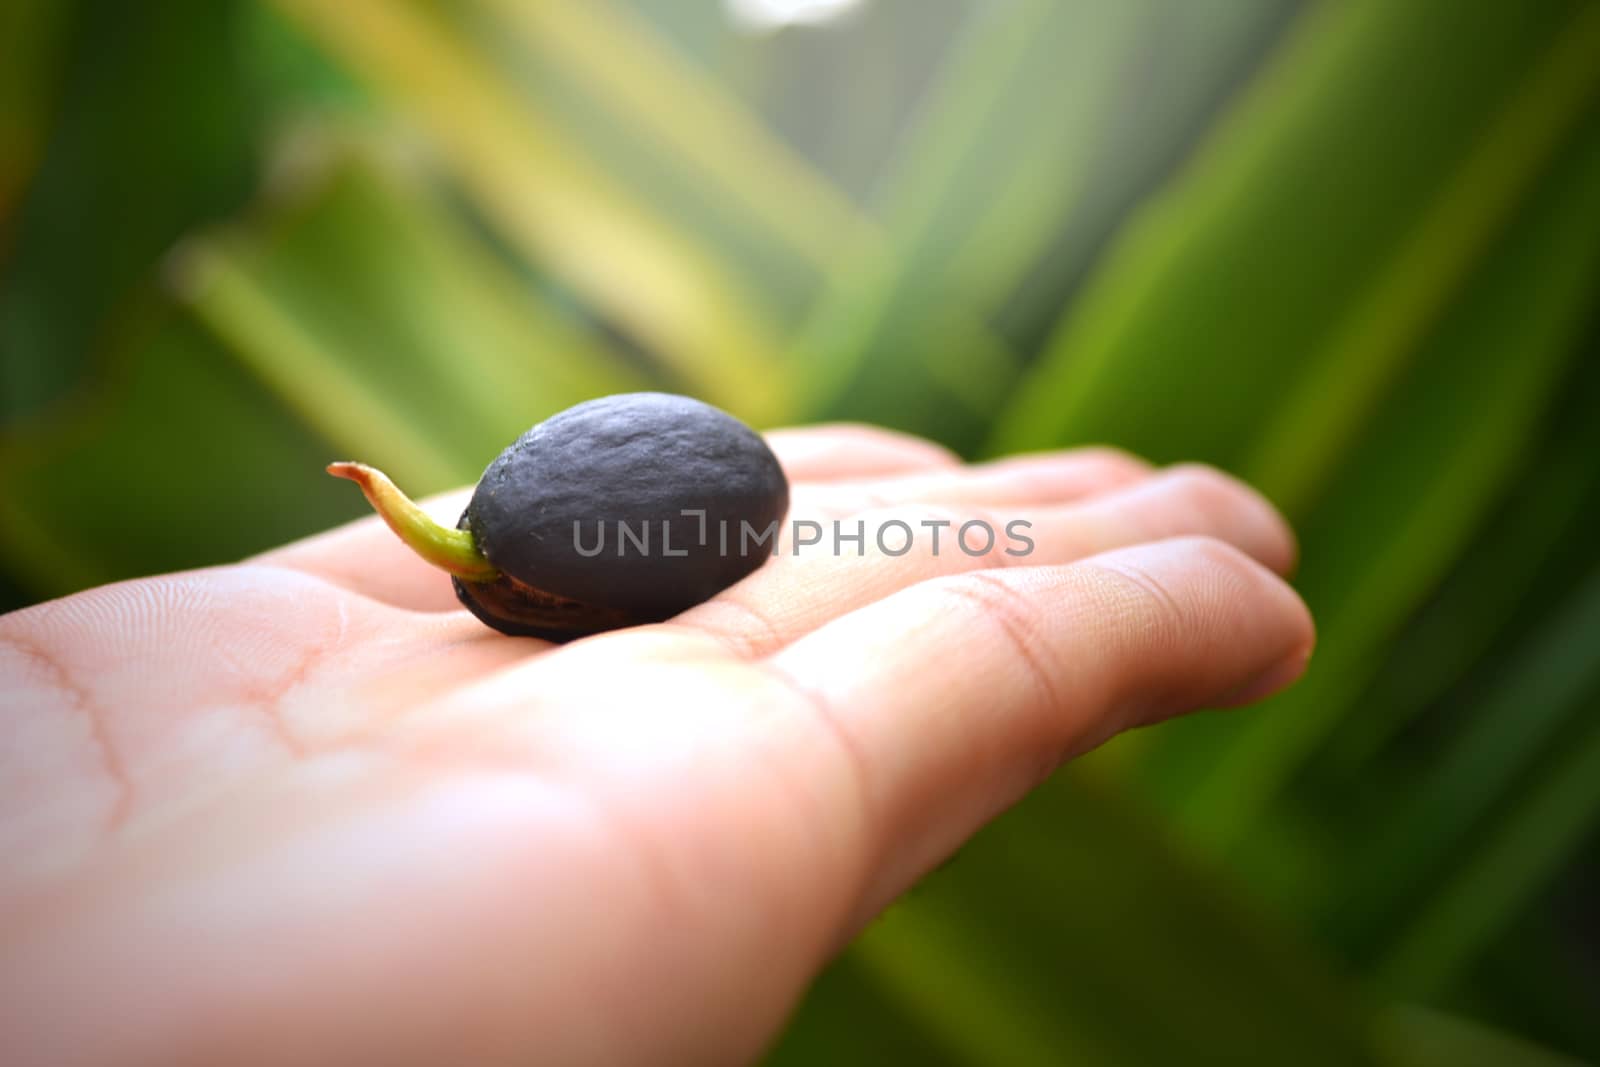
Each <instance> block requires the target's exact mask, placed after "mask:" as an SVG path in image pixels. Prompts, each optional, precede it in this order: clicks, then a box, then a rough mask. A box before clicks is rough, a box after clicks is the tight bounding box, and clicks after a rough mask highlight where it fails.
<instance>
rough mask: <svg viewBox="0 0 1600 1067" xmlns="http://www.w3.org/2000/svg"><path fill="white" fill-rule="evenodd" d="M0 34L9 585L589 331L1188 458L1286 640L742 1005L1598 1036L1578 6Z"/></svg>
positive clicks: (951, 1035) (941, 13)
mask: <svg viewBox="0 0 1600 1067" xmlns="http://www.w3.org/2000/svg"><path fill="white" fill-rule="evenodd" d="M0 40H3V41H4V42H5V54H6V62H5V63H3V64H0V568H3V571H4V581H5V585H4V591H5V593H6V595H7V597H8V598H9V602H10V603H9V605H8V606H17V605H20V604H23V603H26V602H29V601H30V600H33V599H36V598H40V597H46V596H52V595H57V594H61V593H65V592H69V591H71V590H73V589H77V588H82V587H84V586H87V585H90V584H95V583H99V582H103V581H109V580H114V579H117V578H122V577H127V576H131V575H137V574H144V573H150V572H155V571H161V570H167V569H174V568H181V567H189V566H196V565H203V564H207V563H212V562H217V561H225V560H230V559H236V558H238V557H240V556H242V555H245V554H247V553H250V552H252V551H255V550H259V549H261V548H263V547H266V546H268V545H271V544H274V543H277V542H280V541H282V540H284V539H286V538H290V537H294V536H297V535H300V534H303V533H307V532H311V531H313V530H317V529H320V528H323V527H326V526H328V525H330V524H333V523H335V522H338V521H340V520H343V519H346V518H349V517H353V516H355V515H357V514H359V513H360V511H361V510H362V509H361V506H360V502H359V500H358V499H357V498H356V497H355V496H354V494H351V493H349V492H347V491H344V490H341V489H340V488H339V487H337V486H336V485H335V484H334V483H333V482H332V481H331V480H330V479H327V478H326V477H324V476H323V475H322V474H321V466H322V464H323V463H324V462H325V461H327V460H328V459H330V458H333V457H335V456H337V455H344V454H349V455H360V456H361V457H362V458H363V459H367V460H370V461H371V462H374V463H377V464H379V465H381V466H383V467H384V468H386V469H388V470H390V471H392V472H393V474H394V475H395V477H396V478H397V480H398V481H399V482H400V483H401V484H402V485H404V486H405V487H406V488H407V489H408V490H410V491H413V492H416V493H425V492H429V491H431V490H435V489H439V488H443V487H445V486H447V485H450V484H455V483H461V482H467V481H470V480H472V479H473V478H474V477H475V475H476V473H477V472H478V470H480V469H481V467H482V465H483V464H484V463H485V462H486V461H487V460H488V459H489V458H491V457H492V455H493V454H494V453H495V452H496V451H497V449H498V448H499V447H500V446H501V445H502V444H503V443H504V442H505V441H507V440H509V439H510V438H511V437H512V436H514V435H515V434H516V433H518V432H520V430H522V429H523V428H525V427H526V426H527V425H528V424H530V423H532V422H534V421H536V420H537V419H539V418H541V417H543V416H544V415H546V414H549V413H551V412H553V411H556V410H558V409H560V408H562V407H565V406H567V405H569V404H571V403H573V402H575V401H577V400H579V399H582V398H584V397H588V396H592V395H597V394H602V393H607V392H614V391H619V390H625V389H633V388H669V389H675V390H679V391H685V392H692V393H696V394H698V395H701V396H704V397H705V398H707V399H709V400H712V401H713V402H716V403H719V404H721V405H723V406H725V407H727V408H729V409H730V410H733V411H735V412H736V413H738V414H740V415H742V416H744V417H746V418H747V419H750V420H752V421H754V422H756V423H758V424H762V425H772V424H776V423H779V422H788V421H803V420H813V419H826V418H863V419H870V420H872V421H876V422H881V423H885V424H888V425H892V426H897V427H900V428H904V429H908V430H911V431H914V432H918V433H922V434H926V435H929V436H932V437H935V438H937V439H940V440H942V441H945V442H946V443H948V444H950V445H952V446H953V447H956V448H958V449H959V450H961V451H963V452H966V453H968V454H971V455H980V454H990V453H996V452H1001V451H1010V450H1014V449H1031V448H1046V447H1055V446H1061V445H1069V444H1073V443H1078V442H1087V441H1109V442H1113V443H1116V444H1120V445H1123V446H1125V447H1128V448H1131V449H1134V450H1136V451H1139V452H1142V453H1144V454H1147V455H1149V456H1151V457H1153V458H1155V459H1157V460H1161V461H1169V460H1175V459H1179V458H1192V459H1203V460H1207V461H1210V462H1213V463H1216V464H1219V465H1221V466H1224V467H1226V468H1229V469H1231V470H1234V471H1236V472H1239V473H1240V474H1242V475H1244V476H1246V477H1248V478H1251V479H1252V480H1254V481H1255V482H1256V483H1257V484H1259V485H1261V486H1262V487H1263V488H1264V489H1265V490H1266V491H1267V492H1268V493H1269V494H1270V495H1272V496H1273V497H1274V499H1275V500H1277V501H1278V503H1279V504H1280V505H1281V506H1283V507H1284V508H1285V509H1286V511H1288V512H1289V514H1290V515H1291V516H1292V517H1293V518H1294V520H1295V522H1296V524H1297V526H1298V527H1299V529H1300V531H1301V533H1302V539H1303V554H1304V563H1303V567H1302V571H1301V574H1300V576H1299V579H1298V584H1299V586H1300V588H1301V589H1302V591H1303V592H1304V593H1305V595H1306V597H1307V598H1308V600H1309V602H1310V603H1311V604H1312V606H1313V608H1314V610H1315V611H1316V614H1317V617H1318V620H1319V625H1320V628H1321V644H1320V646H1319V650H1318V653H1317V656H1316V659H1315V661H1314V663H1313V667H1312V670H1311V673H1310V675H1309V676H1308V678H1307V679H1306V680H1305V682H1304V683H1302V684H1301V685H1300V686H1298V687H1296V688H1295V689H1293V690H1291V691H1290V692H1288V693H1287V694H1284V695H1282V696H1280V697H1278V698H1276V699H1275V700H1273V701H1271V702H1270V703H1269V705H1268V706H1266V707H1263V708H1261V709H1258V710H1253V711H1251V712H1248V713H1243V714H1231V715H1201V716H1194V717H1191V718H1189V719H1187V720H1184V721H1181V722H1176V723H1172V724H1169V725H1166V726H1163V727H1161V728H1159V729H1153V730H1148V731H1143V732H1141V733H1139V734H1137V735H1133V736H1129V737H1125V738H1122V739H1119V740H1118V741H1116V742H1114V743H1112V744H1111V745H1109V746H1107V747H1106V748H1104V749H1102V750H1101V751H1099V752H1097V753H1095V754H1093V755H1092V756H1091V757H1089V758H1087V759H1085V760H1083V761H1081V762H1080V764H1079V765H1078V766H1076V767H1075V768H1074V769H1072V770H1071V771H1070V772H1067V773H1064V774H1061V775H1058V776H1057V779H1056V780H1055V781H1053V782H1052V783H1051V784H1049V785H1048V786H1046V787H1045V788H1043V789H1041V790H1040V791H1039V792H1038V793H1036V794H1035V795H1034V796H1033V797H1032V798H1030V799H1029V800H1028V801H1027V802H1026V803H1024V804H1023V805H1022V806H1021V807H1020V808H1018V809H1017V810H1016V811H1015V812H1013V813H1011V814H1009V815H1007V816H1006V817H1004V818H1002V819H1001V820H1000V821H999V822H998V823H996V824H995V825H994V826H993V827H991V828H989V829H988V830H986V831H985V832H983V833H982V834H981V835H980V836H979V837H978V838H977V839H976V841H974V842H973V843H972V844H971V845H970V846H969V847H968V848H967V849H966V850H965V851H964V852H963V853H962V854H961V855H960V856H959V857H958V858H957V859H956V860H955V861H954V862H953V863H952V864H950V865H948V866H947V867H946V868H945V869H944V870H942V871H941V872H939V873H938V874H936V875H935V876H934V877H932V878H931V879H930V880H929V881H928V883H927V884H926V885H924V886H923V887H921V888H919V889H918V890H916V891H914V892H913V893H912V894H911V895H910V896H909V897H908V898H907V899H906V900H904V901H902V902H901V903H900V904H898V905H897V906H896V907H895V908H894V909H893V910H892V911H891V912H890V913H889V915H888V916H886V917H885V918H884V919H883V920H881V921H880V922H879V923H878V924H877V925H875V926H874V927H873V928H872V929H870V930H869V931H868V932H867V933H866V934H865V935H864V936H863V937H862V938H861V939H860V940H859V941H858V942H857V943H856V944H855V945H854V946H852V948H851V949H850V950H849V951H848V952H847V953H846V954H845V955H844V956H843V957H842V958H841V960H840V961H839V962H838V963H837V964H835V966H834V967H833V968H831V969H830V970H829V971H828V972H827V974H825V975H824V976H823V978H822V979H821V980H820V981H819V982H818V984H817V986H816V988H815V989H814V991H813V993H812V995H811V997H810V998H809V999H808V1000H807V1002H806V1003H805V1004H804V1005H803V1006H802V1008H801V1010H800V1011H799V1013H798V1015H797V1017H796V1019H795V1020H794V1022H793V1024H792V1026H791V1028H790V1031H789V1033H788V1034H787V1036H786V1037H785V1039H784V1040H783V1042H782V1043H781V1044H780V1045H779V1046H778V1047H777V1048H776V1049H775V1050H774V1052H773V1057H772V1058H773V1060H774V1061H775V1062H795V1063H812V1062H819V1061H825V1062H840V1063H863V1064H865V1063H885V1062H927V1063H952V1064H953V1063H1062V1062H1076V1063H1093V1064H1108V1065H1115V1064H1168V1063H1184V1064H1196V1063H1218V1064H1225V1063H1226V1064H1236V1063H1273V1064H1279V1063H1295V1064H1302V1063H1304V1064H1313V1063H1328V1064H1335V1063H1338V1064H1368V1063H1372V1064H1378V1063H1382V1064H1452V1065H1454V1064H1473V1063H1482V1064H1507V1063H1557V1062H1564V1060H1563V1057H1562V1056H1561V1055H1560V1054H1558V1053H1555V1052H1549V1051H1544V1049H1543V1048H1541V1047H1540V1046H1543V1047H1544V1048H1548V1049H1560V1050H1564V1051H1565V1052H1567V1053H1571V1054H1573V1055H1577V1056H1581V1057H1584V1058H1589V1059H1597V1060H1600V1015H1596V1013H1595V1012H1594V1011H1593V1006H1594V1005H1595V1004H1597V1003H1600V928H1597V927H1596V925H1595V918H1596V915H1597V909H1596V907H1595V902H1596V899H1597V898H1600V869H1597V867H1596V864H1595V862H1594V860H1595V856H1596V850H1595V845H1596V842H1597V840H1600V715H1597V710H1600V551H1597V550H1596V547H1595V543H1596V539H1595V536H1594V533H1593V531H1594V530H1595V529H1596V528H1597V527H1600V420H1597V419H1596V418H1595V413H1596V412H1597V411H1600V360H1596V359H1594V358H1593V356H1594V355H1595V351H1594V349H1595V344H1596V340H1597V338H1600V320H1597V316H1596V312H1597V310H1600V308H1597V303H1596V301H1595V293H1596V292H1597V286H1596V282H1597V275H1600V5H1596V4H1595V3H1593V2H1592V0H1531V2H1527V3H1517V4H1508V3H1502V2H1496V0H1453V2H1448V3H1447V2H1444V0H1402V2H1393V0H1312V2H1308V3H1295V2H1292V0H1191V2H1184V3H1177V2H1175V0H1133V2H1129V3H1118V4H1111V3H1099V4H1096V3H1088V2H1071V3H1068V2H1056V0H992V2H987V3H979V2H975V0H974V2H958V0H937V2H934V0H871V2H868V3H866V4H865V5H864V6H863V7H862V8H861V10H859V11H857V12H855V13H854V15H853V16H852V17H851V18H850V19H848V20H846V21H844V22H841V23H840V24H838V25H833V26H827V27H818V28H804V29H801V28H790V29H785V30H782V31H780V32H776V33H755V32H751V31H749V30H747V29H745V28H741V27H740V26H739V25H738V24H737V23H736V22H734V21H732V20H730V19H729V17H728V16H727V14H726V12H725V11H724V10H723V9H722V6H721V5H720V4H713V3H710V2H700V3H693V4H689V3H676V2H674V3H666V2H664V0H633V2H631V3H630V2H627V0H606V2H604V3H600V2H585V3H571V4H564V3H529V4H524V3H517V2H513V0H344V2H341V3H338V4H330V3H319V2H316V0H174V2H171V3H166V4H160V5H113V4H91V3H84V2H80V3H75V4H74V3H63V2H56V0H11V2H10V3H9V4H7V5H5V6H4V7H3V8H0ZM1469 1019H1471V1020H1476V1021H1468V1020H1469ZM1512 1033H1516V1034H1520V1035H1524V1036H1525V1037H1526V1038H1527V1039H1529V1040H1524V1039H1523V1038H1522V1037H1512V1036H1509V1035H1510V1034H1512Z"/></svg>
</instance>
